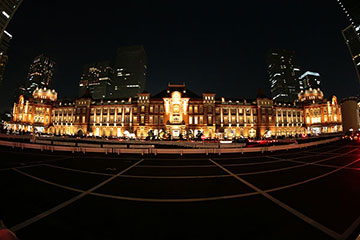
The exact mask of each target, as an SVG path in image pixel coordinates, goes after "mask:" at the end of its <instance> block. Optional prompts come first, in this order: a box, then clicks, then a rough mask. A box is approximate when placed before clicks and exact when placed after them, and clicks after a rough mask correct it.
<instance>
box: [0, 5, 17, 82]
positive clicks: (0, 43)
mask: <svg viewBox="0 0 360 240" xmlns="http://www.w3.org/2000/svg"><path fill="white" fill-rule="evenodd" d="M21 2H22V0H3V1H0V85H1V83H2V79H3V74H4V71H5V67H6V64H7V60H8V57H7V50H8V48H9V44H10V40H11V39H12V35H11V34H10V33H9V32H7V31H6V28H7V26H8V24H9V22H10V20H11V19H12V17H13V16H14V14H15V12H16V10H17V9H18V7H19V6H20V4H21Z"/></svg>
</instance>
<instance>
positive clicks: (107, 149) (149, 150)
mask: <svg viewBox="0 0 360 240" xmlns="http://www.w3.org/2000/svg"><path fill="white" fill-rule="evenodd" d="M340 139H341V138H340V137H335V138H331V139H325V140H319V141H314V142H309V143H301V144H288V145H280V146H265V147H253V148H202V149H197V148H175V149H170V148H155V146H154V145H137V144H133V145H129V148H126V147H127V145H110V144H103V147H101V144H88V143H78V146H75V143H73V144H74V146H60V145H47V144H39V142H38V141H36V143H20V142H10V141H4V140H0V146H6V147H12V148H21V149H37V150H41V151H44V150H46V151H52V152H53V151H66V152H72V153H75V152H82V153H105V154H108V153H115V154H141V155H145V154H154V155H157V154H179V155H183V154H206V155H208V154H219V155H220V154H223V153H241V154H243V153H250V152H262V153H263V152H273V151H281V150H290V149H300V148H307V147H312V146H316V145H320V144H326V143H331V142H335V141H339V140H340ZM54 143H55V141H54ZM57 143H65V142H57ZM66 144H69V145H70V143H66Z"/></svg>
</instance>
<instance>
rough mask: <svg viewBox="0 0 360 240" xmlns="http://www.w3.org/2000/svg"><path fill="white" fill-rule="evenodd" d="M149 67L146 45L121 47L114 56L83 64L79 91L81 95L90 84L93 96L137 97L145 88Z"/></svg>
mask: <svg viewBox="0 0 360 240" xmlns="http://www.w3.org/2000/svg"><path fill="white" fill-rule="evenodd" d="M146 69H147V58H146V53H145V49H144V47H143V46H141V45H137V46H127V47H121V48H119V49H118V53H117V56H116V58H115V59H114V60H112V61H105V62H99V63H95V64H90V65H86V66H85V67H84V71H83V74H82V76H81V79H80V82H79V94H80V96H81V95H82V94H83V93H84V92H85V89H87V88H88V89H89V90H90V93H91V95H92V97H93V98H94V99H101V98H102V99H105V98H108V99H115V98H129V97H137V94H138V93H142V92H143V91H144V90H145V84H146Z"/></svg>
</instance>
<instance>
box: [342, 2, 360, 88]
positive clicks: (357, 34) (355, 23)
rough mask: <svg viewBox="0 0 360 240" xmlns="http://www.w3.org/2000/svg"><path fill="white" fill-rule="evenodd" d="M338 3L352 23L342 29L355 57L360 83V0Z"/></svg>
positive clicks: (353, 57) (352, 55)
mask: <svg viewBox="0 0 360 240" xmlns="http://www.w3.org/2000/svg"><path fill="white" fill-rule="evenodd" d="M338 3H339V4H340V7H341V8H342V9H343V10H344V12H345V14H346V16H347V17H348V18H349V21H350V23H351V24H350V26H348V27H347V28H345V29H344V30H343V31H342V34H343V36H344V39H345V42H346V44H347V46H348V48H349V51H350V54H351V57H352V59H353V62H354V66H355V69H356V73H357V76H358V81H359V84H360V1H357V0H338Z"/></svg>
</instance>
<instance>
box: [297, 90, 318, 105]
mask: <svg viewBox="0 0 360 240" xmlns="http://www.w3.org/2000/svg"><path fill="white" fill-rule="evenodd" d="M298 98H299V102H306V101H321V100H323V99H324V93H323V92H322V91H321V90H320V88H318V89H312V88H310V89H308V90H305V91H304V90H301V92H300V93H299V94H298Z"/></svg>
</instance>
